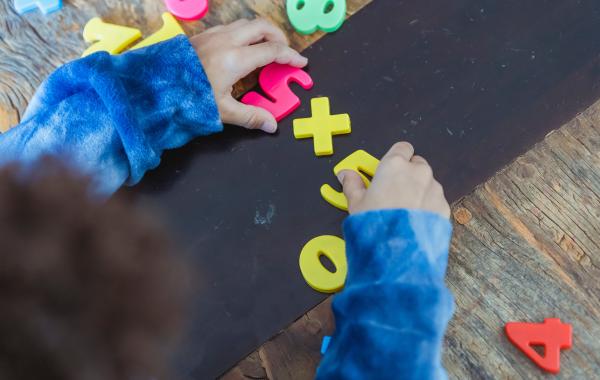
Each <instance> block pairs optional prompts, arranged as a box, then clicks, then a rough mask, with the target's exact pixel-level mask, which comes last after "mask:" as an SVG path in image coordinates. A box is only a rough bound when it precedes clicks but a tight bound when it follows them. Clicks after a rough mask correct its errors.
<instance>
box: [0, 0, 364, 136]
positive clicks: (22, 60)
mask: <svg viewBox="0 0 600 380" xmlns="http://www.w3.org/2000/svg"><path fill="white" fill-rule="evenodd" d="M369 2H371V0H348V11H347V13H348V17H349V16H351V15H353V14H354V13H356V12H357V11H358V10H359V9H360V8H362V7H363V6H365V5H366V4H368V3H369ZM12 3H13V0H0V15H2V16H0V132H1V131H6V130H7V129H8V128H10V127H11V126H13V125H15V124H16V123H18V122H19V120H20V118H21V115H22V114H23V112H24V111H25V108H26V106H27V104H28V101H29V99H30V98H31V96H32V95H33V93H34V91H35V89H36V88H37V86H39V84H40V83H41V82H42V80H44V78H46V77H47V76H48V75H49V74H50V73H51V72H52V71H54V70H55V69H56V68H57V67H58V66H60V65H62V64H63V63H65V62H68V61H70V60H73V59H76V58H78V57H79V56H80V55H81V53H82V52H83V51H84V50H85V48H86V47H87V45H86V43H85V42H84V41H83V38H82V31H83V27H84V26H85V24H86V22H87V21H88V20H89V19H91V18H92V17H96V16H99V17H102V18H103V19H104V20H105V21H107V22H110V23H114V24H120V25H127V26H133V27H136V28H138V29H140V30H142V33H143V34H144V35H149V34H151V33H152V32H154V31H155V30H157V29H158V28H160V26H161V23H162V20H161V18H160V15H161V14H162V13H163V12H165V11H166V7H165V5H164V2H163V1H160V0H134V1H126V2H124V1H116V0H105V1H93V2H92V1H85V0H72V1H69V0H67V1H65V2H64V3H65V4H64V8H63V9H62V10H61V11H59V12H56V13H52V14H50V15H47V16H43V15H41V14H40V13H39V12H32V13H28V14H26V15H23V16H19V15H18V14H17V13H16V11H15V10H14V8H13V6H12ZM257 16H261V17H265V18H268V19H270V20H271V21H273V22H274V23H276V24H277V25H279V26H281V27H282V28H283V29H284V30H285V31H286V34H287V35H288V36H289V37H290V43H291V45H292V46H293V47H295V48H296V49H299V50H303V49H304V48H306V47H307V46H309V45H310V44H311V43H313V42H314V41H316V40H317V39H319V38H320V37H322V35H323V34H322V33H315V34H313V35H310V36H301V35H299V34H298V33H294V31H293V29H292V28H291V26H290V25H289V22H288V20H287V16H286V14H285V0H262V1H253V0H240V1H226V0H213V1H211V9H210V11H209V13H208V14H207V16H206V17H205V18H204V19H202V20H200V21H196V22H182V23H181V24H182V26H183V28H184V30H185V31H186V33H187V34H188V35H193V34H196V33H199V32H201V31H203V30H204V29H206V28H207V27H211V26H214V25H219V24H223V23H229V22H232V21H234V20H236V19H239V18H244V17H245V18H255V17H257ZM255 84H256V79H255V76H251V77H250V78H249V79H248V80H246V81H244V83H243V85H241V86H238V87H237V88H236V94H237V95H239V94H241V93H242V92H244V91H245V90H246V89H249V88H251V87H252V86H254V85H255Z"/></svg>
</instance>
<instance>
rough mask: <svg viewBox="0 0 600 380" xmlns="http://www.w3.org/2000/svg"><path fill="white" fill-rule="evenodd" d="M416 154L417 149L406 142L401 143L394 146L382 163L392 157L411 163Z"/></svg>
mask: <svg viewBox="0 0 600 380" xmlns="http://www.w3.org/2000/svg"><path fill="white" fill-rule="evenodd" d="M414 154H415V148H414V147H413V146H412V145H411V144H410V143H408V142H406V141H401V142H398V143H395V144H394V145H392V147H391V148H390V150H388V152H387V153H386V154H385V156H383V158H382V159H381V160H382V161H383V160H385V159H390V158H392V157H401V158H402V159H404V160H405V161H409V160H410V159H411V158H412V156H413V155H414Z"/></svg>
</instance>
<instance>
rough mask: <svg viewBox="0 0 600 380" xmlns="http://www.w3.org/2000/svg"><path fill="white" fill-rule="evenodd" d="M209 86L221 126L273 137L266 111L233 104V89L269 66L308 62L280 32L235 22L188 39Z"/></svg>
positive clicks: (260, 21) (274, 123) (274, 126)
mask: <svg viewBox="0 0 600 380" xmlns="http://www.w3.org/2000/svg"><path fill="white" fill-rule="evenodd" d="M190 42H191V43H192V45H193V46H194V49H195V50H196V53H197V54H198V57H200V60H201V61H202V64H203V65H204V70H205V71H206V75H207V76H208V80H209V81H210V84H211V85H212V88H213V92H214V95H215V99H216V102H217V106H218V107H219V113H220V114H221V119H222V121H223V122H224V123H229V124H235V125H240V126H243V127H245V128H249V129H262V130H263V131H265V132H268V133H273V132H275V131H276V130H277V121H275V118H274V117H273V115H271V114H270V113H269V112H268V111H266V110H264V109H262V108H259V107H254V106H250V105H246V104H242V103H240V102H238V101H237V100H235V99H234V98H233V96H232V95H231V92H232V90H233V85H234V84H235V83H236V82H237V81H239V80H240V79H242V78H243V77H245V76H246V75H248V74H250V73H251V72H252V71H254V70H256V69H257V68H259V67H262V66H265V65H268V64H269V63H272V62H277V63H281V64H289V65H292V66H295V67H304V66H306V64H307V63H308V60H307V59H306V58H305V57H303V56H301V55H300V53H298V52H297V51H295V50H294V49H292V48H290V47H289V46H288V41H287V39H286V37H285V35H284V34H283V32H282V31H281V30H280V29H279V28H277V27H276V26H275V25H273V24H271V23H270V22H268V21H266V20H264V19H256V20H252V21H249V20H245V19H242V20H237V21H235V22H233V23H231V24H229V25H220V26H216V27H214V28H211V29H208V30H206V31H205V32H204V33H201V34H198V35H196V36H194V37H192V38H190Z"/></svg>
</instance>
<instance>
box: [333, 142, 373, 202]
mask: <svg viewBox="0 0 600 380" xmlns="http://www.w3.org/2000/svg"><path fill="white" fill-rule="evenodd" d="M378 166H379V160H378V159H376V158H375V157H373V156H371V155H370V154H369V153H367V152H365V151H364V150H357V151H356V152H354V153H352V154H351V155H349V156H348V157H346V158H344V159H343V160H342V161H340V163H339V164H337V165H336V166H335V167H334V168H333V173H334V174H335V175H338V173H339V172H341V171H342V170H354V171H355V172H357V173H358V174H360V176H361V177H362V179H363V181H364V182H365V185H367V186H369V184H370V182H369V179H368V178H367V177H365V175H364V174H363V173H365V174H367V175H369V176H371V177H373V176H374V175H375V171H376V170H377V167H378ZM321 196H322V197H323V199H325V200H326V201H327V202H328V203H329V204H330V205H332V206H334V207H337V208H339V209H340V210H344V211H348V200H347V199H346V197H345V196H344V193H341V192H339V191H336V190H334V189H333V188H332V187H331V186H329V185H327V184H325V185H323V186H321Z"/></svg>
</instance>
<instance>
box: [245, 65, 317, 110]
mask: <svg viewBox="0 0 600 380" xmlns="http://www.w3.org/2000/svg"><path fill="white" fill-rule="evenodd" d="M291 82H295V83H298V84H299V85H300V86H301V87H302V88H303V89H305V90H309V89H311V88H312V86H313V80H312V78H311V77H310V75H308V74H307V73H306V71H304V70H302V69H299V68H297V67H292V66H289V65H280V64H279V63H271V64H270V65H268V66H265V67H264V68H263V69H262V71H261V72H260V75H259V77H258V83H259V84H260V87H261V88H262V90H263V91H264V92H265V94H267V96H269V97H270V98H271V99H272V100H269V99H267V98H265V97H264V96H262V95H260V94H259V93H257V92H254V91H252V92H249V93H247V94H246V95H244V97H243V98H242V103H244V104H249V105H252V106H257V107H261V108H264V109H266V110H267V111H269V112H270V113H271V114H273V116H274V117H275V120H277V121H280V120H281V119H283V118H284V117H286V116H288V115H289V114H291V113H292V112H294V110H295V109H296V108H298V106H300V99H299V98H298V97H297V96H296V94H294V93H293V92H292V90H291V89H290V86H289V84H290V83H291Z"/></svg>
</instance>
